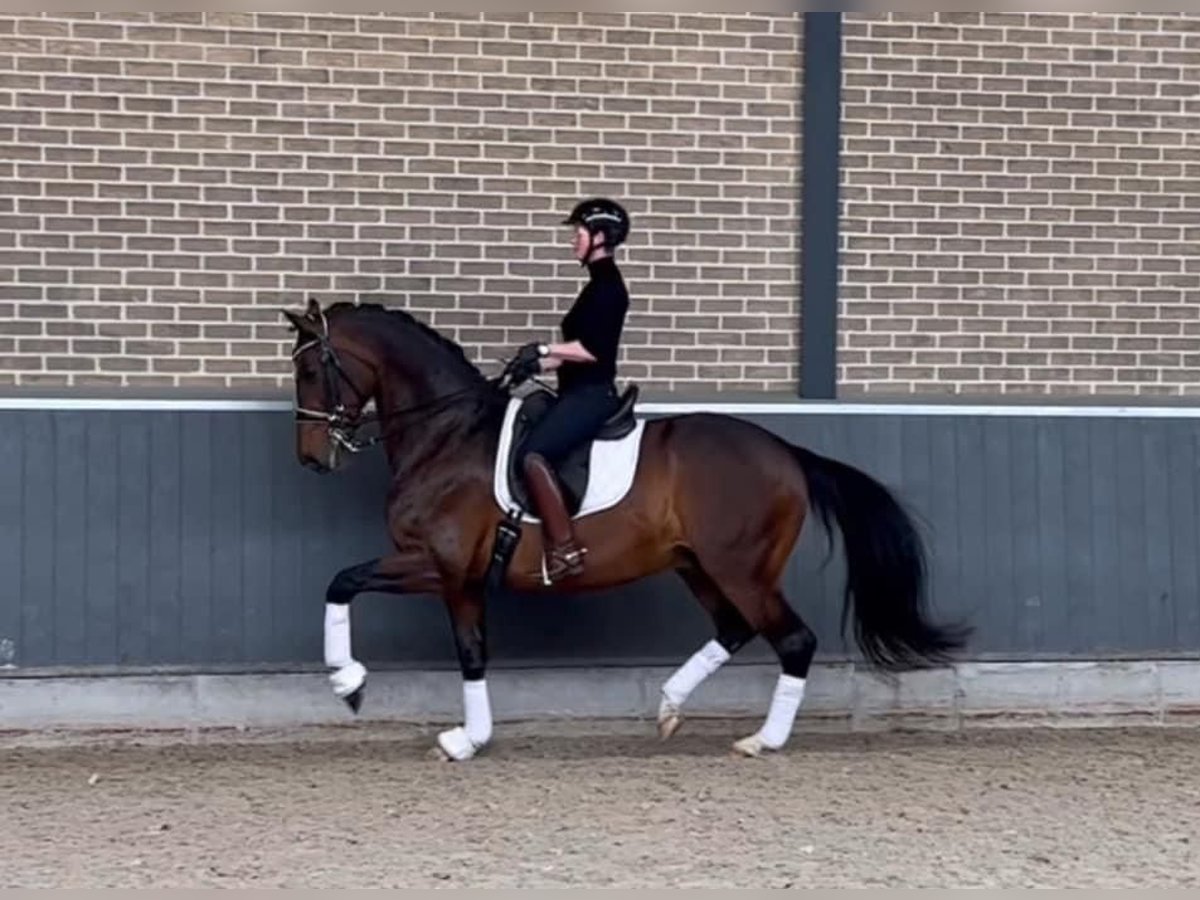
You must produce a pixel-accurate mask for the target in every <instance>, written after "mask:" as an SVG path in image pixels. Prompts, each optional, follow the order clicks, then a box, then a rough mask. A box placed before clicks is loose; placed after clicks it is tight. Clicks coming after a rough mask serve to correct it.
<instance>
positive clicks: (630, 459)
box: [494, 397, 646, 522]
mask: <svg viewBox="0 0 1200 900" xmlns="http://www.w3.org/2000/svg"><path fill="white" fill-rule="evenodd" d="M520 409H521V398H520V397H513V398H512V399H510V400H509V401H508V409H507V410H506V411H505V413H504V424H503V425H502V426H501V427H500V445H499V448H498V450H497V452H496V465H495V475H494V489H495V495H496V502H497V503H498V504H499V505H500V509H502V510H503V511H505V512H507V511H508V510H510V509H515V508H516V506H517V504H516V501H514V500H513V497H512V493H511V491H510V489H509V484H508V457H509V453H510V452H511V450H512V438H513V424H514V423H515V422H516V418H517V413H518V411H519V410H520ZM645 429H646V423H645V421H643V420H641V419H639V420H638V421H637V424H636V425H634V427H633V430H632V431H630V432H629V434H627V435H625V437H623V438H620V439H619V440H615V441H593V442H592V448H591V462H590V464H589V470H588V484H587V491H586V492H585V493H584V495H583V500H582V502H581V503H580V505H579V512H577V513H576V514H575V516H574V518H576V519H579V518H582V517H583V516H587V515H591V514H592V513H598V512H600V511H602V510H605V509H611V508H612V507H614V506H616V505H617V504H618V503H620V502H621V501H622V500H623V499H624V498H625V495H626V494H628V493H629V490H630V488H632V487H633V476H634V474H635V473H636V471H637V463H638V452H639V450H640V449H641V445H642V432H644V431H645ZM522 520H523V521H525V522H538V521H540V520H539V519H538V518H537V516H536V515H534V513H533V511H528V512H525V513H524V514H523V516H522Z"/></svg>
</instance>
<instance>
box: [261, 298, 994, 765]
mask: <svg viewBox="0 0 1200 900" xmlns="http://www.w3.org/2000/svg"><path fill="white" fill-rule="evenodd" d="M282 312H283V315H284V316H285V317H286V319H287V320H288V321H289V322H290V323H291V328H292V329H294V330H295V332H296V338H295V342H294V345H293V348H292V354H291V355H292V361H293V363H292V365H293V375H294V386H295V411H294V412H295V428H296V454H297V458H298V460H299V462H300V464H301V465H303V466H305V467H306V468H308V469H311V470H313V471H315V472H318V473H322V474H326V473H330V472H333V471H335V470H337V469H338V468H339V467H340V466H341V465H342V464H343V462H344V461H345V460H346V459H348V458H350V456H351V455H352V454H353V453H354V452H360V451H363V450H364V449H366V448H367V447H369V446H374V445H382V447H383V450H384V452H385V454H386V457H387V462H388V466H389V470H390V472H391V482H390V486H389V488H388V492H387V497H386V515H385V518H386V524H387V529H388V533H389V536H390V539H391V548H392V549H391V552H390V553H388V554H387V555H385V556H381V557H377V558H374V559H369V560H366V561H364V562H361V563H358V564H355V565H351V566H348V567H346V568H344V569H342V570H340V571H338V572H337V573H336V574H335V575H334V576H333V578H332V579H331V580H330V582H329V583H328V586H327V589H326V594H325V621H324V625H325V631H324V651H325V664H326V667H327V670H328V671H329V675H328V677H329V680H330V682H331V684H332V688H333V692H334V694H335V696H336V697H338V698H340V699H342V700H343V701H345V702H346V704H347V705H348V706H349V707H350V709H351V710H352V711H353V713H355V714H357V713H358V712H359V708H360V706H361V703H362V698H363V692H364V688H365V683H366V678H367V670H366V668H365V667H364V666H363V665H362V663H361V662H360V661H358V660H357V659H355V658H354V656H353V653H352V651H351V646H350V607H351V602H352V601H353V599H354V598H355V597H356V596H358V595H359V594H361V593H363V592H381V593H392V594H431V595H437V596H440V597H441V599H442V601H443V602H444V603H445V605H446V608H447V610H448V614H449V621H450V623H451V626H452V629H453V634H454V639H455V646H456V650H457V656H458V662H459V667H460V670H461V677H462V685H461V686H462V704H463V720H462V724H460V725H457V726H455V727H453V728H449V729H447V730H445V731H442V732H440V733H439V734H438V736H437V743H436V747H434V748H431V753H433V754H435V755H438V756H440V757H441V758H443V759H445V760H452V761H464V760H467V759H470V758H472V757H474V756H475V755H476V754H477V753H479V752H480V751H482V750H483V749H484V748H485V747H486V746H488V744H489V743H490V741H491V739H492V736H493V720H492V711H491V700H490V694H489V688H488V685H487V680H486V675H487V665H488V647H487V640H486V627H485V624H486V623H485V607H486V600H487V598H488V596H490V595H491V592H492V591H493V590H495V589H496V588H498V587H501V586H503V587H507V588H508V589H511V590H514V591H520V592H534V591H540V590H556V591H571V592H584V591H592V590H597V589H604V588H611V587H615V586H618V585H622V584H626V583H629V582H632V581H634V580H636V579H640V578H643V577H647V576H651V575H656V574H658V573H662V572H665V571H667V570H673V571H675V572H676V573H678V575H679V576H680V577H681V578H682V580H683V582H684V584H685V585H686V586H687V587H688V588H689V589H690V593H691V594H692V595H693V596H694V597H695V599H696V600H697V601H698V603H699V604H700V605H701V607H703V609H704V611H705V612H706V613H707V615H708V617H709V618H710V619H711V622H712V626H713V636H712V638H711V639H709V640H708V641H707V642H706V643H705V644H704V645H703V646H701V647H699V648H698V649H697V650H696V651H695V653H693V654H692V655H691V656H690V657H689V658H688V659H687V660H685V661H684V662H683V663H682V664H681V665H680V666H679V667H678V668H677V669H676V670H674V672H673V674H672V675H671V676H670V677H669V678H668V679H666V680H665V681H664V682H663V685H662V690H661V696H660V698H659V703H658V715H657V724H658V731H659V735H660V737H661V738H662V739H664V740H665V739H668V738H670V737H671V736H672V735H673V734H674V733H675V732H676V730H677V729H678V728H679V727H680V725H681V723H682V721H683V710H684V706H685V702H686V701H687V700H688V698H689V696H690V695H691V693H692V692H693V691H694V690H695V689H696V688H697V687H698V686H699V685H700V684H701V683H702V682H703V681H704V680H705V679H706V678H709V677H711V676H712V675H713V674H714V673H715V672H716V671H717V670H718V669H719V668H720V667H721V666H722V665H724V664H725V663H726V662H727V661H728V660H729V659H730V658H731V657H732V656H733V655H734V654H735V653H737V652H738V650H739V649H740V648H742V647H744V646H745V645H746V644H747V643H749V642H750V641H751V640H752V639H754V638H755V637H756V636H762V637H763V638H764V639H765V640H766V641H767V642H768V644H769V645H770V646H771V648H772V649H773V650H774V653H775V655H776V657H777V658H778V662H779V665H780V672H779V675H778V678H777V681H776V683H775V686H774V691H773V694H772V697H771V704H770V708H769V710H768V714H767V717H766V719H765V720H764V721H763V724H762V726H761V727H760V728H759V729H758V730H757V731H755V732H754V733H752V734H750V735H747V736H746V737H743V738H740V739H738V740H737V741H736V742H735V743H734V745H733V750H734V751H735V753H736V754H740V755H743V756H747V757H757V756H760V755H763V754H765V753H768V752H772V751H778V750H780V749H782V748H783V746H784V745H785V744H786V742H787V741H788V739H789V737H790V735H791V732H792V729H793V726H794V719H795V716H796V714H797V711H798V708H799V706H800V703H801V702H802V699H803V694H804V687H805V683H806V679H807V677H808V674H809V668H810V665H811V663H812V660H813V656H814V654H815V652H816V648H817V640H816V636H815V635H814V633H813V632H812V630H810V628H809V627H808V626H807V625H806V624H805V622H804V620H803V619H802V618H801V617H800V615H799V614H798V613H797V612H796V611H795V610H794V609H793V608H792V607H791V605H789V602H788V599H787V598H786V597H785V595H784V593H783V591H782V588H781V584H780V582H781V577H782V575H783V572H784V568H785V565H786V564H787V561H788V558H789V556H790V554H791V553H792V550H793V548H794V546H795V545H796V543H797V541H798V539H799V536H800V533H801V529H802V527H803V525H804V523H805V521H806V518H807V517H808V515H809V512H810V511H811V510H815V511H816V512H817V513H818V514H819V516H820V517H821V520H822V522H823V524H824V527H825V529H826V532H827V534H828V535H829V536H830V542H831V543H830V548H831V549H832V535H833V532H832V531H831V530H830V529H831V528H832V525H833V524H834V523H836V525H837V526H838V528H839V529H840V531H841V534H842V538H843V552H844V555H845V559H846V582H845V586H844V589H843V598H842V601H843V602H842V628H843V631H845V628H846V625H847V620H848V617H849V615H850V610H851V609H852V610H853V615H854V618H853V630H854V637H855V640H856V643H857V645H858V647H859V648H860V650H861V651H862V654H863V656H864V659H865V661H866V663H867V665H868V666H869V667H871V668H875V669H879V670H882V671H884V672H887V673H891V672H897V671H904V670H911V669H919V668H929V667H935V666H941V665H947V664H949V663H950V662H951V660H952V658H953V654H954V653H955V652H956V651H958V650H960V649H961V648H962V647H964V646H965V644H966V642H967V639H968V637H969V635H970V633H971V631H972V629H971V628H970V627H967V626H964V625H960V624H951V623H949V622H945V623H939V622H936V621H934V620H933V619H932V618H931V616H930V613H929V611H928V609H927V606H928V600H927V598H926V596H925V586H926V579H927V562H926V548H925V546H924V544H923V542H922V538H921V535H920V533H919V532H918V530H917V528H916V527H915V525H914V522H913V520H912V518H911V516H910V514H909V513H908V512H907V511H906V510H905V509H904V507H903V505H902V504H901V502H900V501H899V500H897V498H896V497H895V496H894V495H893V493H892V492H891V491H890V490H889V489H888V488H887V487H885V486H884V485H883V484H881V483H880V482H879V481H877V480H875V479H874V478H872V477H871V476H869V475H867V474H866V473H864V472H862V471H860V470H858V469H856V468H854V467H852V466H850V465H848V464H846V463H843V462H839V461H837V460H834V459H831V458H827V457H825V456H822V455H820V454H818V453H816V452H814V451H812V450H809V449H806V448H804V447H800V446H796V445H793V444H791V443H790V442H787V441H785V440H783V439H781V438H780V437H778V436H776V435H774V434H772V433H771V432H769V431H768V430H766V429H765V428H762V427H760V426H758V425H756V424H754V423H751V422H748V421H746V420H744V419H740V418H737V417H734V416H728V415H722V414H714V413H707V412H697V413H687V414H681V415H674V416H664V417H658V418H653V419H650V420H648V421H645V420H642V421H637V420H636V417H635V415H634V412H635V411H634V408H633V407H634V398H635V397H636V385H635V386H634V387H632V388H630V389H629V390H628V391H626V394H625V395H624V398H623V399H624V400H625V402H624V403H623V404H622V410H621V411H620V412H619V413H618V414H616V415H614V417H613V420H612V421H611V422H610V423H607V424H606V425H605V430H604V431H602V432H601V434H599V435H597V437H596V439H595V442H596V447H595V450H596V453H595V455H593V454H592V449H593V448H592V446H591V445H588V446H587V447H584V448H580V449H579V450H578V451H577V452H576V453H575V454H573V455H572V457H571V459H570V460H568V461H566V462H563V463H561V465H560V467H559V472H560V475H561V476H562V483H563V485H564V489H565V490H567V491H568V492H569V493H570V495H571V497H572V507H571V509H572V511H573V512H572V515H573V519H574V523H575V527H576V529H577V535H578V537H579V539H580V542H581V543H582V544H583V545H585V546H586V547H588V548H589V553H588V556H587V558H586V559H587V564H586V566H585V569H584V571H583V573H582V574H579V575H568V576H567V578H566V580H564V581H557V582H554V583H549V582H548V579H547V578H546V576H545V571H546V569H545V556H544V551H543V547H542V543H541V540H542V539H541V532H540V528H539V527H538V522H537V519H536V518H534V517H533V516H532V515H531V514H530V513H528V512H527V511H526V509H527V505H522V504H521V503H520V502H519V501H520V500H521V499H522V498H523V495H522V494H521V492H520V491H521V489H520V485H519V484H518V483H517V482H518V479H516V478H511V479H505V478H504V472H505V466H506V465H510V460H511V453H512V450H513V449H515V445H516V443H517V442H518V441H519V429H520V427H521V425H520V423H521V422H522V421H524V422H525V427H528V423H529V421H531V420H532V419H533V418H535V417H536V416H537V415H538V410H539V409H542V410H544V409H545V407H546V405H547V404H548V403H549V402H552V400H553V392H552V389H551V388H549V387H548V386H547V385H543V384H541V382H540V381H538V380H537V379H536V378H535V379H533V383H534V384H536V385H538V387H537V388H535V389H534V390H533V391H532V392H531V393H528V394H526V395H525V396H523V397H522V396H520V395H519V392H518V391H517V387H519V385H515V384H513V383H512V379H511V378H509V377H508V376H509V369H508V368H506V369H505V372H504V373H503V374H502V375H501V376H499V377H492V378H489V377H486V376H485V375H484V374H483V372H482V371H481V370H480V369H479V368H478V367H477V366H476V365H475V364H474V363H472V362H471V361H470V360H469V359H468V358H467V356H466V353H465V352H464V350H463V348H462V347H461V346H460V345H459V344H457V343H456V342H454V341H453V340H451V339H449V338H447V337H445V336H444V335H442V334H441V333H439V332H438V331H437V330H436V329H434V328H432V327H430V326H429V325H426V324H425V323H423V322H421V321H420V320H419V319H417V318H416V317H414V316H413V315H411V314H410V313H408V312H407V311H405V310H402V309H397V308H394V307H387V306H384V305H382V304H379V303H366V302H361V301H342V302H338V303H335V304H333V305H331V306H330V307H328V308H322V307H321V304H319V303H318V302H317V301H316V300H309V302H308V305H307V308H306V309H305V310H304V311H303V312H294V311H291V310H282ZM371 403H373V404H374V411H373V413H372V412H370V411H369V410H368V407H369V406H370V404H371ZM372 419H374V420H377V423H378V427H379V433H378V434H377V435H375V436H374V437H373V438H371V439H370V440H362V439H360V438H358V437H357V436H356V435H357V433H358V430H359V429H360V428H362V427H363V426H364V425H365V424H366V423H368V422H369V421H371V420H372ZM513 429H517V430H518V433H516V434H514V432H513ZM602 453H603V454H607V455H602ZM596 460H606V462H605V463H604V464H605V465H609V466H611V467H613V468H612V471H613V472H617V473H618V474H623V475H624V476H625V481H624V483H623V485H621V486H620V487H619V488H618V493H617V494H616V495H610V496H607V497H601V498H599V499H598V500H595V501H594V502H593V504H592V508H588V507H587V503H588V499H587V498H588V491H589V489H590V488H589V485H590V484H591V482H589V481H588V478H589V473H588V469H587V466H588V465H589V461H590V464H591V465H592V466H596V465H598V464H599V463H597V462H596ZM509 474H512V472H511V471H509ZM591 474H592V475H594V474H595V473H594V472H593V473H591ZM610 474H611V473H610ZM609 480H610V481H611V479H609ZM618 483H619V485H620V484H621V483H620V479H618ZM498 486H500V487H502V488H504V489H505V490H508V491H510V493H508V494H506V495H505V497H506V500H507V501H508V502H511V503H512V504H513V505H514V507H515V508H508V509H506V508H502V506H501V504H500V502H499V498H500V496H501V494H500V493H499V492H498V490H497V488H498ZM601 501H603V502H601ZM581 504H582V505H581Z"/></svg>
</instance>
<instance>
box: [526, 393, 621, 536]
mask: <svg viewBox="0 0 1200 900" xmlns="http://www.w3.org/2000/svg"><path fill="white" fill-rule="evenodd" d="M637 397H638V388H637V385H630V386H629V387H628V388H626V389H625V391H624V393H622V394H621V396H620V398H619V404H618V406H617V409H616V411H615V412H613V414H612V415H611V416H609V417H608V419H606V420H605V422H604V424H603V425H602V426H601V427H600V430H599V431H598V432H597V433H596V436H595V437H594V438H593V439H592V440H590V441H584V442H583V443H582V444H580V445H579V446H578V447H576V448H575V449H574V450H572V451H571V452H570V453H568V454H567V456H566V457H565V458H564V459H563V460H561V461H560V462H559V463H558V464H557V465H556V466H555V468H554V474H555V476H556V477H557V478H558V483H559V487H560V488H561V489H562V494H563V500H564V501H565V502H566V505H567V511H568V512H569V513H570V514H571V515H572V516H574V515H576V514H577V513H578V512H579V510H580V507H581V505H582V504H583V499H584V497H585V496H586V495H587V489H588V480H589V478H590V477H591V474H592V473H591V466H592V445H593V444H595V443H598V442H602V441H619V440H621V439H622V438H625V437H628V436H629V434H630V433H631V432H632V431H633V430H634V428H635V427H636V426H637V418H636V416H635V415H634V407H635V406H636V404H637ZM555 399H556V398H555V395H554V394H553V393H552V392H551V391H549V390H548V389H546V388H543V387H539V388H537V389H536V390H534V391H532V392H530V393H529V394H528V395H527V396H526V397H524V398H522V399H521V401H520V404H521V405H520V408H519V409H518V410H517V413H516V415H515V416H514V417H513V424H512V435H511V438H510V441H509V447H510V450H509V454H508V459H507V460H506V461H505V470H506V474H507V478H506V481H507V482H508V489H509V494H510V495H511V499H512V501H513V502H514V503H516V504H517V505H519V506H520V507H521V508H522V509H527V510H528V509H533V504H532V502H531V501H530V498H529V495H528V494H527V492H526V489H525V479H524V477H523V476H522V473H521V472H519V471H517V463H516V461H517V459H518V458H519V456H520V451H521V448H522V446H523V444H524V442H525V439H526V438H527V437H528V436H529V432H530V431H531V430H532V429H533V427H534V426H535V425H536V424H537V423H538V422H539V421H540V420H541V418H542V417H543V416H545V415H546V413H547V412H549V411H550V408H551V407H552V406H553V405H554V401H555Z"/></svg>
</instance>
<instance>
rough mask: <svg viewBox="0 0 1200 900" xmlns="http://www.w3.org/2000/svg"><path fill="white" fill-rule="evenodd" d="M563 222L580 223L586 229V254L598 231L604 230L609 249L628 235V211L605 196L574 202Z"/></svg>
mask: <svg viewBox="0 0 1200 900" xmlns="http://www.w3.org/2000/svg"><path fill="white" fill-rule="evenodd" d="M563 224H564V225H582V226H583V227H584V228H586V229H587V230H588V234H589V235H590V237H591V239H590V240H589V241H588V252H587V254H586V256H591V254H592V247H593V245H594V244H595V240H596V232H598V231H602V232H604V242H605V246H607V247H608V248H609V249H610V250H616V248H617V247H618V245H620V244H622V243H624V242H625V239H626V238H627V237H629V213H627V212H626V211H625V207H623V206H622V205H621V204H620V203H617V202H616V201H615V200H609V199H608V198H607V197H592V198H589V199H587V200H582V201H580V202H579V203H577V204H575V208H574V209H572V210H571V214H570V215H569V216H567V217H566V218H565V219H563ZM586 256H585V258H586Z"/></svg>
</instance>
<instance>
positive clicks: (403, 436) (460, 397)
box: [375, 369, 486, 470]
mask: <svg viewBox="0 0 1200 900" xmlns="http://www.w3.org/2000/svg"><path fill="white" fill-rule="evenodd" d="M484 387H485V386H484V384H482V383H476V382H474V381H472V380H470V379H468V378H466V377H463V376H458V375H457V373H456V374H454V375H447V374H446V373H445V371H444V370H443V371H442V372H440V373H437V374H431V373H430V372H428V371H425V370H421V369H418V370H417V372H416V374H415V375H414V373H412V372H408V373H403V372H398V371H390V372H385V373H384V374H383V376H382V378H381V379H380V385H379V389H378V391H377V392H376V396H375V407H376V410H377V411H378V414H379V424H380V427H381V429H382V430H383V433H384V435H385V438H384V443H385V446H386V447H387V453H388V458H389V460H390V461H391V463H392V467H393V469H396V468H405V469H408V470H411V469H412V468H413V467H416V466H420V465H422V464H424V463H425V462H428V460H429V459H430V458H431V457H436V456H439V455H441V454H442V453H444V452H450V453H453V452H456V451H457V450H460V449H463V448H461V447H460V446H459V445H460V438H461V437H462V436H463V435H465V434H466V432H468V431H469V430H471V429H473V427H474V425H475V416H476V415H477V414H479V413H480V412H482V410H483V409H484V408H485V406H486V403H485V398H483V397H482V396H480V395H479V394H477V393H475V392H477V391H482V390H483V389H484ZM473 400H478V401H480V402H478V403H475V402H472V401H473Z"/></svg>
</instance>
